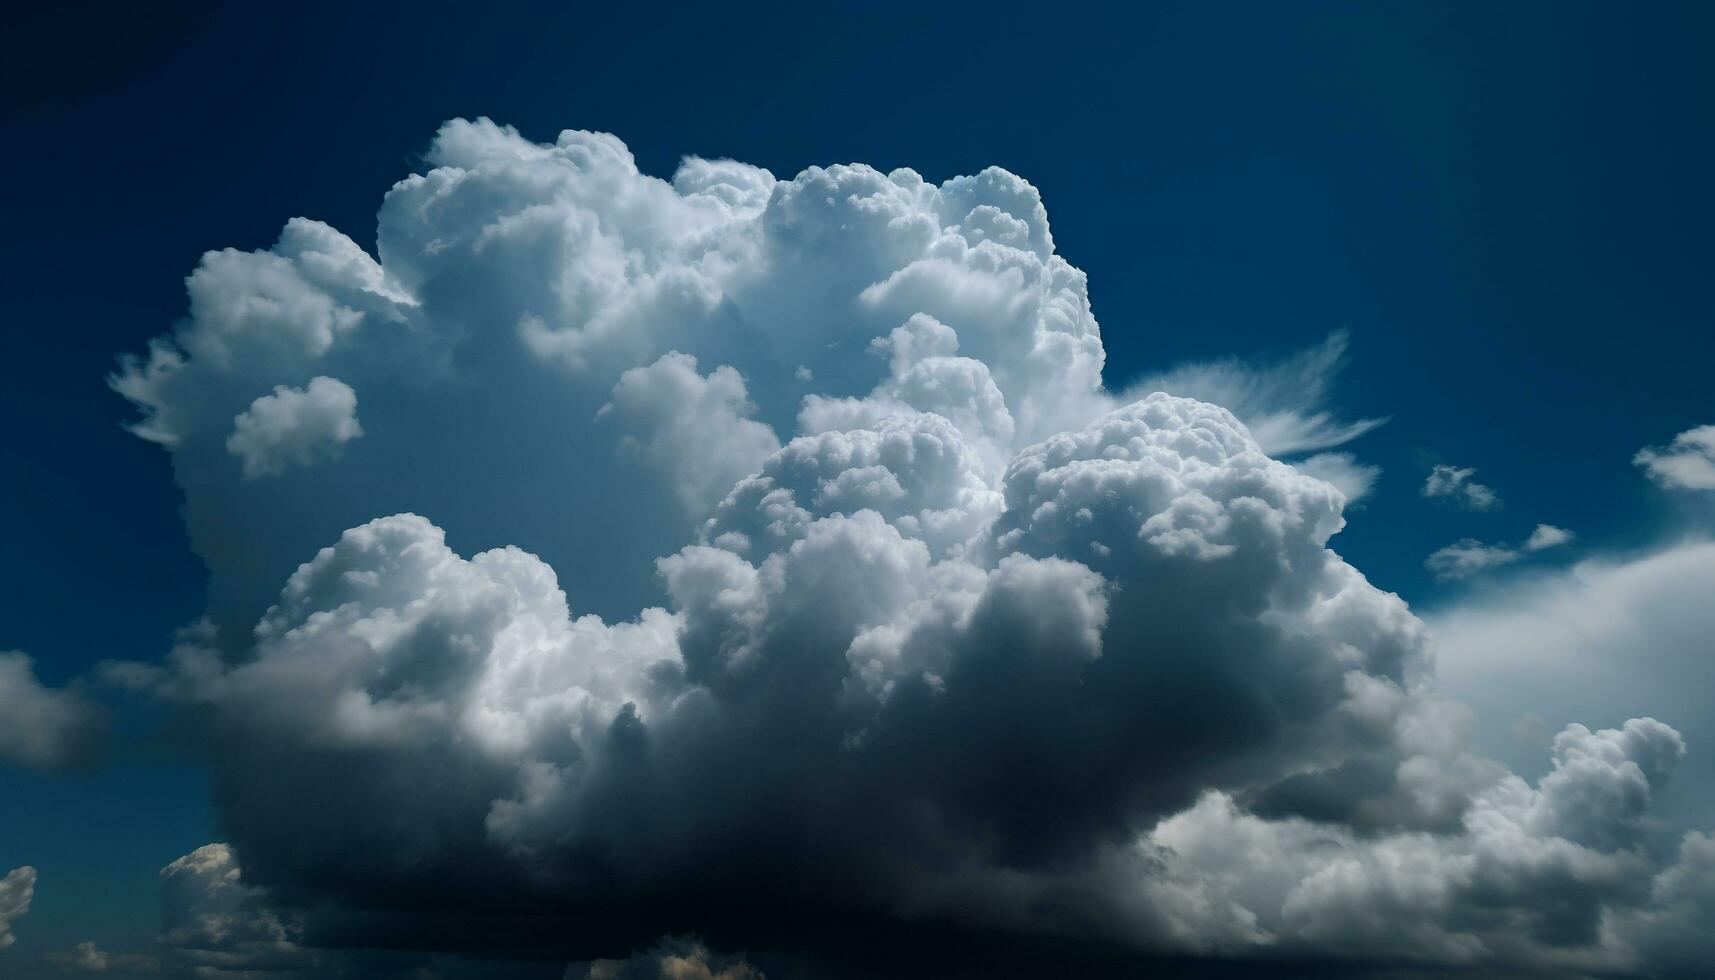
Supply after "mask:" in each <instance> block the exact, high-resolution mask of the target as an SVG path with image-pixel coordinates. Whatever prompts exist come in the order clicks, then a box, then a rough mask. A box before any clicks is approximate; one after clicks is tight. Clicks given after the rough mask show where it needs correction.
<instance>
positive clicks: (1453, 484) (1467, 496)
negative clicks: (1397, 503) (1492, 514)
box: [1423, 464, 1501, 510]
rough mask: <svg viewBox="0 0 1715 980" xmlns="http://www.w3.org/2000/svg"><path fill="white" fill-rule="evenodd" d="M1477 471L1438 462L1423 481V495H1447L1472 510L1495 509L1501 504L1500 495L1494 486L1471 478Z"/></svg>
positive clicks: (1446, 496)
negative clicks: (1485, 484)
mask: <svg viewBox="0 0 1715 980" xmlns="http://www.w3.org/2000/svg"><path fill="white" fill-rule="evenodd" d="M1476 472H1477V471H1476V470H1475V469H1472V468H1468V467H1467V468H1460V467H1457V466H1448V465H1446V464H1437V465H1436V466H1435V468H1434V469H1432V470H1430V471H1429V478H1428V479H1426V480H1424V481H1423V495H1424V496H1425V497H1445V498H1447V499H1449V500H1452V501H1453V502H1455V503H1457V504H1460V505H1461V506H1464V507H1468V508H1470V509H1471V510H1494V509H1495V508H1496V507H1499V506H1500V505H1501V498H1500V495H1499V494H1497V493H1495V491H1494V489H1493V488H1492V487H1487V486H1484V485H1483V484H1481V483H1478V482H1476V481H1475V480H1473V479H1471V477H1472V476H1474V475H1475V474H1476Z"/></svg>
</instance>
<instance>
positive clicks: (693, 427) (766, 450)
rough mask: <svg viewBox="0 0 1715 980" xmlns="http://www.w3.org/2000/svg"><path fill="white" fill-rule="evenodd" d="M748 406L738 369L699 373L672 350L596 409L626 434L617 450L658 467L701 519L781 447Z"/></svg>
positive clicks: (693, 362)
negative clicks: (619, 448) (730, 490)
mask: <svg viewBox="0 0 1715 980" xmlns="http://www.w3.org/2000/svg"><path fill="white" fill-rule="evenodd" d="M752 411H753V406H752V405H751V404H750V402H749V399H748V398H747V396H746V393H745V388H744V379H743V378H742V377H740V376H739V373H738V372H737V371H735V370H733V369H732V368H731V367H729V366H726V365H722V366H720V367H718V368H716V369H715V370H713V371H711V372H709V375H708V376H707V377H704V376H703V375H700V374H698V373H697V359H696V358H694V357H692V356H690V355H689V354H681V353H679V352H677V351H673V352H671V353H668V354H663V355H662V356H661V359H660V360H658V361H656V362H655V363H654V364H651V365H649V366H648V367H638V368H632V369H631V370H629V371H627V372H625V373H624V374H622V375H620V377H619V383H618V384H617V385H615V386H614V389H613V400H612V401H610V402H608V403H607V404H606V405H603V406H602V408H601V411H600V412H598V413H596V414H597V417H598V418H601V417H606V418H609V419H611V421H612V423H613V424H614V425H615V426H617V427H618V428H619V429H620V430H621V431H623V432H624V433H625V435H624V436H623V438H622V439H621V442H620V446H621V448H622V449H623V450H626V451H630V452H633V453H635V454H637V455H638V456H639V457H640V458H641V459H642V460H643V461H644V462H645V463H646V464H647V465H649V466H653V467H656V468H657V469H659V470H660V471H661V472H662V474H663V476H664V479H666V480H668V481H671V482H672V483H673V484H674V485H675V489H676V490H677V492H678V494H679V499H680V501H681V502H682V503H683V504H684V505H685V509H686V510H687V511H689V512H690V513H692V514H693V515H698V516H700V515H702V514H706V513H708V511H709V509H710V508H711V507H713V506H714V505H715V503H717V502H718V501H719V500H720V499H721V498H722V497H725V496H726V493H727V491H728V490H729V489H731V488H732V485H733V484H734V483H737V482H738V481H739V480H741V479H743V478H744V477H746V476H748V475H750V474H751V473H754V472H756V470H757V469H759V468H760V467H761V466H762V461H763V460H764V459H767V458H768V456H769V455H770V454H772V453H773V452H774V451H775V450H777V449H779V448H780V440H779V439H778V438H776V437H775V435H774V430H773V429H770V428H769V427H768V426H766V425H763V424H762V423H761V422H758V421H755V420H754V419H752V418H750V417H749V415H750V414H751V412H752Z"/></svg>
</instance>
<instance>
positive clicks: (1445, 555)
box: [1423, 538, 1521, 579]
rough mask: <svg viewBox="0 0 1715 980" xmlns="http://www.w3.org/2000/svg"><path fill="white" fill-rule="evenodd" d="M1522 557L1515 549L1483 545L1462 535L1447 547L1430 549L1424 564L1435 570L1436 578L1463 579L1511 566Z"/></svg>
mask: <svg viewBox="0 0 1715 980" xmlns="http://www.w3.org/2000/svg"><path fill="white" fill-rule="evenodd" d="M1520 557H1521V556H1520V554H1519V552H1518V551H1517V549H1514V548H1508V547H1505V546H1504V545H1488V544H1484V543H1483V542H1481V541H1478V540H1477V539H1476V538H1461V539H1460V540H1458V541H1455V542H1454V543H1452V544H1450V545H1448V546H1446V547H1445V548H1437V549H1436V550H1435V551H1433V552H1430V555H1429V557H1428V558H1426V559H1424V562H1423V565H1424V567H1425V568H1428V569H1429V570H1430V571H1432V572H1434V573H1435V577H1436V578H1443V579H1461V578H1470V577H1471V576H1473V575H1476V574H1477V573H1479V572H1485V571H1488V570H1489V569H1491V568H1498V567H1500V566H1502V565H1510V564H1512V563H1513V562H1515V561H1518V560H1519V558H1520Z"/></svg>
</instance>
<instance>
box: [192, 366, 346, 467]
mask: <svg viewBox="0 0 1715 980" xmlns="http://www.w3.org/2000/svg"><path fill="white" fill-rule="evenodd" d="M361 435H363V426H361V425H359V424H358V422H357V393H356V392H354V391H352V390H351V386H350V385H348V384H346V383H345V382H343V381H341V380H339V379H338V378H324V377H315V378H311V379H310V383H309V384H307V385H305V386H304V387H303V388H290V387H287V386H286V385H279V386H278V387H276V388H275V389H274V393H273V394H272V395H263V396H262V397H260V398H258V399H256V400H255V401H253V402H251V403H250V407H249V408H247V409H245V410H244V411H243V412H241V413H240V414H239V416H238V417H237V418H236V419H233V423H232V435H230V436H228V437H227V438H226V451H227V452H229V453H231V454H232V455H234V456H237V457H238V458H239V459H240V460H242V461H243V463H244V477H245V479H249V480H253V479H256V478H257V477H262V476H278V475H280V474H281V473H284V472H285V471H286V469H287V468H288V467H291V466H309V465H311V464H312V463H314V462H316V461H317V460H318V459H321V458H325V457H330V456H333V455H335V454H337V453H338V452H339V450H340V447H342V446H344V445H345V444H346V443H348V442H350V441H351V440H353V439H356V438H357V437H358V436H361Z"/></svg>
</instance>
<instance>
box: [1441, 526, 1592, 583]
mask: <svg viewBox="0 0 1715 980" xmlns="http://www.w3.org/2000/svg"><path fill="white" fill-rule="evenodd" d="M1574 537H1576V535H1574V534H1573V533H1572V532H1571V531H1568V530H1566V529H1565V528H1563V527H1555V526H1554V525H1552V524H1538V525H1537V526H1536V529H1535V530H1533V531H1531V532H1530V537H1528V538H1526V539H1525V540H1524V541H1523V542H1521V543H1520V544H1519V545H1517V546H1516V547H1514V546H1510V545H1490V544H1484V543H1483V542H1481V541H1478V540H1477V539H1476V538H1463V539H1461V540H1459V541H1456V542H1454V543H1453V544H1450V545H1448V546H1447V547H1445V548H1439V549H1437V550H1436V551H1434V552H1432V553H1431V554H1430V555H1429V557H1428V558H1427V559H1426V560H1425V561H1424V563H1423V564H1424V566H1425V567H1426V568H1428V569H1429V570H1430V571H1432V572H1434V573H1435V577H1436V578H1441V579H1464V578H1470V577H1471V576H1473V575H1477V574H1479V573H1482V572H1486V571H1488V570H1489V569H1491V568H1499V567H1500V566H1502V565H1510V564H1512V563H1513V562H1515V561H1518V560H1519V559H1521V558H1523V557H1525V556H1526V555H1529V554H1534V553H1535V552H1538V551H1545V550H1547V549H1549V548H1557V547H1560V546H1561V545H1564V544H1567V543H1569V542H1571V541H1572V539H1573V538H1574Z"/></svg>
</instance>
